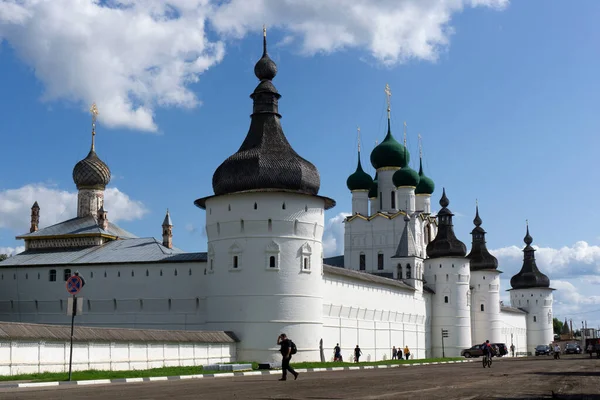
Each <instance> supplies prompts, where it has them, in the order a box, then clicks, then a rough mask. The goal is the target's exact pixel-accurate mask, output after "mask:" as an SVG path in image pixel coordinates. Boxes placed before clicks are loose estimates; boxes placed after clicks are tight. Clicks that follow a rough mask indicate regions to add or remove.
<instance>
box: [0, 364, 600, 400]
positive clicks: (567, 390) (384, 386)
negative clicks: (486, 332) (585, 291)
mask: <svg viewBox="0 0 600 400" xmlns="http://www.w3.org/2000/svg"><path fill="white" fill-rule="evenodd" d="M495 360H496V359H495ZM292 378H293V377H292ZM278 379H279V375H262V376H248V377H229V378H208V379H192V380H181V381H161V382H144V383H122V384H110V385H93V386H62V387H49V388H39V389H10V390H4V391H0V399H44V400H54V399H61V400H63V399H86V400H100V399H102V400H105V399H110V400H118V399H144V400H154V399H194V400H198V399H210V400H220V399H227V400H229V399H257V400H258V399H278V400H282V399H286V400H292V399H294V400H304V399H311V400H316V399H357V400H358V399H365V400H366V399H369V400H378V399H411V400H415V399H428V400H429V399H488V398H497V399H531V398H533V399H538V398H542V399H551V398H555V399H568V400H574V399H600V360H599V359H596V358H593V359H590V358H589V356H563V358H562V359H561V360H554V359H553V358H551V357H547V356H546V357H545V356H542V357H529V358H518V359H510V358H508V359H500V360H497V361H495V362H494V364H493V365H492V368H486V369H484V368H483V367H482V364H481V362H480V361H479V359H477V361H475V362H472V363H461V364H444V365H428V366H413V367H400V368H389V369H371V370H359V371H336V372H313V373H303V374H300V377H299V378H298V380H297V381H294V380H288V381H286V382H279V381H278ZM553 396H554V397H553Z"/></svg>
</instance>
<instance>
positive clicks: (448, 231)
mask: <svg viewBox="0 0 600 400" xmlns="http://www.w3.org/2000/svg"><path fill="white" fill-rule="evenodd" d="M449 205H450V200H448V198H447V197H446V189H445V188H444V190H443V192H442V198H441V199H440V206H442V209H441V210H440V211H439V212H438V215H437V219H438V231H437V235H435V238H434V239H433V240H432V241H431V242H429V244H428V245H427V257H428V258H440V257H464V256H465V255H466V254H467V246H465V244H464V243H463V242H461V241H460V240H458V239H457V237H456V235H455V234H454V229H453V227H452V226H453V225H452V216H453V215H454V214H452V212H451V211H450V210H449V209H448V208H447V207H448V206H449Z"/></svg>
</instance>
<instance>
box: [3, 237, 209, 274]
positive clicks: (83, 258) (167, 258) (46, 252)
mask: <svg viewBox="0 0 600 400" xmlns="http://www.w3.org/2000/svg"><path fill="white" fill-rule="evenodd" d="M156 262H161V263H168V262H206V253H185V252H183V251H182V250H180V249H177V248H173V249H169V248H166V247H165V246H163V245H162V244H161V243H160V242H159V241H157V240H156V239H155V238H135V239H126V240H114V241H110V242H108V243H106V244H104V245H101V246H91V247H79V248H62V249H33V250H26V251H24V252H22V253H20V254H17V255H15V256H12V257H9V258H7V259H6V260H5V261H3V262H0V268H1V267H9V266H10V267H12V266H23V267H25V266H34V265H35V266H37V265H61V264H62V265H82V264H122V263H156Z"/></svg>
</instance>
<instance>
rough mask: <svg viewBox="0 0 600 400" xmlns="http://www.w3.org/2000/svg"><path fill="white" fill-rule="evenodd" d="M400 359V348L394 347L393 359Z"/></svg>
mask: <svg viewBox="0 0 600 400" xmlns="http://www.w3.org/2000/svg"><path fill="white" fill-rule="evenodd" d="M397 359H398V349H396V346H394V347H392V360H397Z"/></svg>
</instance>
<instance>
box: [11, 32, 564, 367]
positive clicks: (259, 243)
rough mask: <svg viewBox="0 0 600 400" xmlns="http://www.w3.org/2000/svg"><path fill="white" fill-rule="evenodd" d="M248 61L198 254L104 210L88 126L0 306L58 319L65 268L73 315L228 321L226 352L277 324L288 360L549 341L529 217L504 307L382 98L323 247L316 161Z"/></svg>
mask: <svg viewBox="0 0 600 400" xmlns="http://www.w3.org/2000/svg"><path fill="white" fill-rule="evenodd" d="M254 72H255V75H256V77H257V78H258V80H259V83H258V85H257V87H256V89H255V90H254V92H253V93H252V95H251V98H252V100H253V113H252V117H251V123H250V128H249V131H248V133H247V135H246V138H245V139H244V141H243V143H242V145H241V147H240V148H239V150H238V151H237V152H235V153H234V154H233V155H232V156H230V157H229V158H227V159H226V160H225V161H224V162H223V163H222V164H221V165H220V166H219V167H218V168H217V170H216V171H215V173H214V176H213V181H212V186H213V192H214V194H209V195H207V196H205V197H202V198H199V199H197V200H196V201H195V202H194V204H195V205H196V206H197V207H199V208H200V209H201V210H202V212H206V231H207V238H208V242H207V252H205V253H187V252H184V251H182V250H180V249H177V248H176V247H175V246H173V236H174V229H173V223H172V220H171V215H170V214H169V213H168V212H167V214H166V216H165V218H164V221H163V222H162V225H161V230H162V241H159V240H156V239H154V238H139V237H137V236H135V235H133V234H131V233H129V232H127V231H125V230H124V229H122V228H120V227H118V226H117V225H115V224H113V223H111V222H110V220H109V219H110V217H109V216H110V214H109V212H108V208H109V207H110V205H109V204H105V203H104V189H105V187H106V186H107V185H108V184H109V182H110V169H109V168H108V166H107V165H106V164H105V163H104V162H103V161H102V160H101V159H100V158H99V156H98V155H97V153H96V146H95V142H94V135H95V128H94V129H93V132H92V146H91V149H90V152H89V154H88V155H87V157H85V158H84V159H83V160H81V161H80V162H79V163H77V165H76V166H75V168H74V170H73V180H74V182H75V185H76V186H77V189H78V191H79V195H78V204H77V217H76V218H73V219H71V220H68V221H64V222H62V223H59V224H56V225H53V226H50V227H46V228H43V229H39V221H40V218H43V210H42V209H41V208H40V205H39V204H38V203H37V202H36V203H35V204H34V206H33V207H32V210H31V226H30V232H29V233H26V234H23V235H21V236H19V237H18V238H19V239H22V240H24V241H25V247H26V250H25V251H24V252H23V253H21V254H18V255H15V256H13V257H10V258H9V259H7V260H6V261H4V262H2V263H0V319H2V320H6V321H21V322H34V323H52V324H68V323H70V317H68V316H67V315H66V309H65V307H66V303H67V298H66V297H67V296H66V294H65V287H64V283H65V281H66V279H67V278H68V277H69V276H70V275H71V274H73V273H75V272H78V273H79V274H80V275H81V276H83V277H84V278H85V279H86V285H85V287H84V288H83V290H82V292H81V296H82V297H83V302H84V312H83V314H82V315H80V316H78V321H79V323H80V324H82V325H87V326H108V327H110V326H114V327H132V328H133V327H135V328H154V329H157V328H158V329H160V328H162V329H184V330H220V331H232V332H233V333H234V334H235V335H236V336H237V337H238V338H239V339H240V342H239V343H238V347H237V359H238V360H255V361H273V360H278V359H279V357H280V356H279V355H278V347H277V345H276V338H277V336H278V335H279V334H280V333H281V332H285V333H286V334H287V335H288V336H289V337H290V338H292V339H293V340H294V342H295V343H296V344H297V347H298V354H297V355H296V356H295V359H296V360H299V361H300V360H312V361H314V360H319V359H320V355H321V354H320V344H321V343H323V346H324V348H325V349H330V348H333V346H335V344H336V343H339V344H340V346H341V347H342V349H343V352H344V355H345V356H346V357H347V358H350V354H351V352H352V349H353V348H354V347H355V346H356V345H357V344H358V345H360V347H361V348H362V350H363V353H364V355H365V359H367V360H372V361H374V360H381V359H386V358H390V357H391V348H392V346H395V347H404V346H409V348H410V349H411V354H412V356H413V358H425V357H438V356H442V354H444V355H445V356H458V355H460V352H461V350H463V349H467V348H469V347H471V346H472V345H473V344H476V343H481V342H483V341H485V340H486V339H489V340H490V341H492V342H504V343H506V344H507V346H510V345H511V344H514V345H515V347H516V349H517V352H531V351H532V350H533V348H534V347H535V346H536V345H538V344H547V343H549V342H550V341H552V338H553V336H552V290H553V289H551V288H550V282H549V279H548V277H547V276H546V275H544V274H542V273H541V272H540V271H539V269H538V268H537V266H536V264H535V256H534V249H533V248H532V247H531V243H532V239H531V236H530V235H529V230H527V236H526V237H525V243H526V247H525V249H524V253H525V256H524V263H523V268H522V270H521V271H520V272H519V274H517V275H515V276H514V277H513V278H512V280H511V286H512V289H511V306H504V305H502V304H501V302H500V290H501V288H500V278H499V276H500V274H501V271H499V270H498V261H497V260H496V258H494V257H493V256H492V255H491V254H490V253H489V252H488V250H487V248H486V245H485V233H486V232H485V231H484V230H483V228H482V227H481V225H482V220H481V218H480V217H479V210H478V209H477V210H476V216H475V220H474V224H475V227H474V229H473V232H472V236H473V238H472V247H471V251H470V252H469V253H468V254H467V248H466V246H465V244H464V243H463V242H461V241H460V240H459V239H458V238H457V237H456V236H455V234H454V231H453V220H452V217H453V214H452V212H451V211H450V209H449V205H450V201H449V199H448V196H446V192H445V190H443V191H442V194H441V196H439V197H440V200H439V204H440V207H441V208H440V211H439V212H438V213H437V214H436V215H434V214H432V212H431V198H432V195H433V194H434V191H435V185H434V182H433V180H432V179H430V178H429V177H427V176H426V175H425V173H424V171H423V167H422V163H421V164H420V170H419V172H416V171H414V170H412V169H411V168H410V167H409V166H408V164H409V159H410V154H409V152H408V150H407V149H406V146H405V145H403V144H401V143H399V142H398V141H396V139H395V138H394V136H393V134H392V132H391V128H390V126H391V124H390V118H391V116H390V109H389V102H388V129H387V134H386V136H385V139H384V140H383V141H382V142H381V143H380V144H379V145H378V146H377V147H376V148H375V149H374V150H373V152H372V153H371V157H370V161H371V164H372V165H373V167H374V168H375V169H376V171H377V173H376V175H375V177H374V179H373V178H372V177H371V176H369V175H368V174H366V173H365V172H364V171H363V169H362V165H361V158H360V151H359V153H358V164H357V169H356V171H355V172H354V173H353V174H352V175H351V176H350V177H349V178H348V181H347V185H348V188H349V189H350V191H351V196H352V215H351V216H349V217H348V218H347V219H346V220H345V221H344V223H345V249H344V255H343V256H340V257H333V258H330V259H324V257H323V244H322V238H323V230H324V226H325V217H324V214H325V211H326V210H328V209H330V208H332V207H334V206H335V201H334V200H332V199H331V198H328V197H325V196H323V195H320V194H319V191H320V175H319V172H318V170H317V168H316V167H315V166H314V165H313V164H311V163H310V162H309V161H307V160H306V159H304V158H302V157H301V156H300V155H298V154H297V153H296V152H295V151H294V150H293V148H292V147H291V145H290V144H289V142H288V141H287V139H286V137H285V134H284V132H283V129H282V126H281V124H280V118H281V115H280V114H279V100H280V97H281V95H280V94H279V93H278V91H277V89H276V88H275V86H274V84H273V79H274V78H275V76H276V74H277V66H276V65H275V63H274V62H273V60H272V59H271V58H270V57H269V55H268V53H267V44H266V37H265V38H264V43H263V55H262V57H261V58H260V60H259V61H258V62H257V64H256V66H255V69H254ZM42 206H43V204H42ZM105 207H106V208H105ZM157 225H158V224H157ZM442 331H444V332H446V334H444V335H442ZM442 336H444V337H442ZM442 341H443V343H442ZM330 353H331V351H329V350H326V351H325V354H327V356H326V358H327V359H329V358H330V357H329V354H330Z"/></svg>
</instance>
